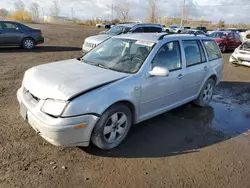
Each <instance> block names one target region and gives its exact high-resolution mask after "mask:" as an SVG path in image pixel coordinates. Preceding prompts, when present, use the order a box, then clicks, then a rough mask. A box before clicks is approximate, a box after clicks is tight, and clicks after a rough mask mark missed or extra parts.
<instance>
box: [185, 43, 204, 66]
mask: <svg viewBox="0 0 250 188" xmlns="http://www.w3.org/2000/svg"><path fill="white" fill-rule="evenodd" d="M182 43H183V47H184V51H185V56H186V65H187V67H189V66H193V65H197V64H200V63H204V62H205V61H206V58H205V53H204V50H203V48H202V46H201V43H200V41H198V40H185V41H182Z"/></svg>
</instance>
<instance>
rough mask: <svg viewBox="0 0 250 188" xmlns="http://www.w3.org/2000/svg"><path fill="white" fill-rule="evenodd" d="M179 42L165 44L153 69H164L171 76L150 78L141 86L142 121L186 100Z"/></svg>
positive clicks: (153, 64) (157, 56) (155, 59)
mask: <svg viewBox="0 0 250 188" xmlns="http://www.w3.org/2000/svg"><path fill="white" fill-rule="evenodd" d="M181 59H182V58H181V51H180V44H179V41H173V42H169V43H166V44H164V45H163V46H162V47H161V48H160V50H159V51H158V53H157V54H156V56H155V58H154V60H153V61H152V69H153V67H156V66H157V67H164V68H167V69H168V70H169V75H168V76H164V77H160V76H148V77H147V78H145V79H144V80H143V81H142V84H141V101H140V119H141V120H143V119H147V118H150V117H152V116H155V115H158V114H160V113H162V112H164V111H166V110H168V109H171V108H174V107H176V106H178V105H179V104H181V103H182V102H183V100H185V99H184V95H183V93H182V92H183V91H184V79H185V78H184V77H185V72H184V70H183V68H182V60H181Z"/></svg>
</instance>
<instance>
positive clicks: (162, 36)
mask: <svg viewBox="0 0 250 188" xmlns="http://www.w3.org/2000/svg"><path fill="white" fill-rule="evenodd" d="M167 35H169V34H168V33H164V34H162V35H161V36H159V37H158V40H162V39H163V38H164V37H165V36H167Z"/></svg>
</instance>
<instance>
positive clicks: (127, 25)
mask: <svg viewBox="0 0 250 188" xmlns="http://www.w3.org/2000/svg"><path fill="white" fill-rule="evenodd" d="M117 26H122V27H134V26H138V27H139V26H151V27H163V26H162V25H161V24H152V23H127V24H117Z"/></svg>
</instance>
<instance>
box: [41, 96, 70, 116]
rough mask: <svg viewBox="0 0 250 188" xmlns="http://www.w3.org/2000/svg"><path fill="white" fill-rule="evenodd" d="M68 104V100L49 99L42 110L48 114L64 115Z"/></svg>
mask: <svg viewBox="0 0 250 188" xmlns="http://www.w3.org/2000/svg"><path fill="white" fill-rule="evenodd" d="M67 104H68V102H67V101H62V100H54V99H47V100H46V101H45V102H44V104H43V106H42V109H41V110H42V111H43V112H44V113H46V114H49V115H52V116H56V117H58V116H60V115H62V113H63V111H64V109H65V108H66V106H67Z"/></svg>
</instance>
